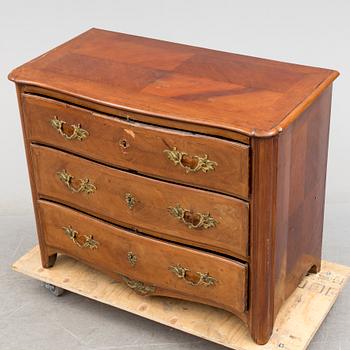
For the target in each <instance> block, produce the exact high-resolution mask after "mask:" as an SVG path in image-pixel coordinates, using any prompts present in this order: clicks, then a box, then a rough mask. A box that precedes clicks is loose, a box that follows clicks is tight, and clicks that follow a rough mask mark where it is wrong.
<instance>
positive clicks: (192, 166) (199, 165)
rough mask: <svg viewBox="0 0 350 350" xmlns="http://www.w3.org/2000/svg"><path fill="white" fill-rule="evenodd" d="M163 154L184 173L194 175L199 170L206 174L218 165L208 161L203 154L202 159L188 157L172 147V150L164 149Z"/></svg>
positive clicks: (206, 156)
mask: <svg viewBox="0 0 350 350" xmlns="http://www.w3.org/2000/svg"><path fill="white" fill-rule="evenodd" d="M163 152H164V153H166V154H167V156H168V159H169V160H171V161H172V162H173V163H174V164H175V165H180V166H181V167H182V168H184V169H185V170H186V173H190V172H193V173H196V172H197V171H200V170H201V171H202V172H203V173H207V172H208V171H210V170H212V171H214V170H215V167H216V166H217V165H218V163H216V162H214V161H212V160H209V159H208V155H207V154H205V155H204V156H203V157H199V156H189V155H188V154H187V153H185V152H180V151H178V150H177V149H176V147H173V149H172V150H169V149H165V150H164V151H163Z"/></svg>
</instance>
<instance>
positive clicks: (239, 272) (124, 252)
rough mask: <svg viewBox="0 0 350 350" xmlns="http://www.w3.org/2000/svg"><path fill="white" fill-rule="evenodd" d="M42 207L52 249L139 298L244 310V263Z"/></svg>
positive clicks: (52, 206)
mask: <svg viewBox="0 0 350 350" xmlns="http://www.w3.org/2000/svg"><path fill="white" fill-rule="evenodd" d="M38 207H39V213H40V220H41V224H42V228H43V233H44V239H45V242H46V244H47V245H48V246H49V247H52V248H54V250H57V251H59V252H63V253H65V254H67V255H70V256H73V257H75V258H77V259H78V260H81V261H83V262H86V263H88V264H90V265H91V266H93V267H95V268H97V269H100V270H102V271H106V272H109V273H112V275H115V277H116V278H121V279H122V280H123V281H124V282H125V283H126V284H127V285H128V286H129V287H131V288H133V289H134V290H136V291H137V292H139V293H140V294H144V295H148V294H150V295H170V296H176V297H181V298H183V299H189V300H195V301H199V302H203V303H208V304H212V305H216V306H219V307H221V308H225V309H228V310H230V311H233V312H244V311H245V305H246V295H247V290H246V288H247V287H246V285H247V266H246V265H245V264H242V263H239V262H235V261H234V260H231V259H228V258H223V257H220V256H217V255H214V254H210V253H205V252H201V251H199V250H195V249H190V248H185V247H182V246H180V245H175V244H170V243H167V242H163V241H161V240H157V239H152V238H147V237H144V236H141V235H138V234H135V233H131V232H129V231H127V230H123V229H121V228H118V227H116V226H113V225H111V224H107V223H104V222H102V221H100V220H98V219H94V218H92V217H89V216H88V215H86V214H82V213H79V212H78V211H75V210H72V209H68V208H66V207H64V206H61V205H57V204H52V203H50V202H46V201H39V203H38ZM135 280H136V281H135ZM140 282H141V283H140Z"/></svg>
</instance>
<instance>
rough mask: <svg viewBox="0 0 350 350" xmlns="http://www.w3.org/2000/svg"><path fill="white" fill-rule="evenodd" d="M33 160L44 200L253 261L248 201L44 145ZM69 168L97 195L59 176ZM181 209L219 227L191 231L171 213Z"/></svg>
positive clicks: (34, 150)
mask: <svg viewBox="0 0 350 350" xmlns="http://www.w3.org/2000/svg"><path fill="white" fill-rule="evenodd" d="M31 155H32V159H33V167H34V173H35V179H36V190H37V192H38V194H39V196H40V197H44V198H45V197H46V198H49V199H53V200H55V201H59V202H62V203H65V204H67V205H70V206H71V207H75V208H78V209H80V210H83V211H85V212H88V213H91V214H94V215H96V216H99V217H101V218H104V219H105V220H108V221H111V222H115V223H117V224H122V225H124V226H128V227H130V228H132V229H137V230H141V231H146V232H149V233H151V234H154V235H156V236H158V237H162V238H168V239H171V240H175V241H180V242H182V243H187V244H192V245H194V246H196V245H197V246H202V247H206V248H208V249H211V250H214V251H221V252H224V253H228V254H230V255H238V256H239V257H247V256H248V226H249V222H248V218H249V205H248V203H246V202H243V201H241V200H238V199H235V198H232V197H228V196H223V195H219V194H216V193H210V192H206V191H201V190H197V189H194V188H190V187H184V186H179V185H175V184H172V183H165V182H162V181H158V180H153V179H150V178H146V177H143V176H139V175H134V174H131V173H128V172H125V171H120V170H117V169H112V168H109V167H106V166H103V165H100V164H96V163H94V162H91V161H88V160H84V159H82V158H79V157H76V156H73V155H70V154H67V153H65V152H61V151H57V150H53V149H51V148H47V147H43V146H37V145H32V146H31ZM63 169H65V170H66V171H67V172H68V173H70V174H71V175H73V176H74V177H75V182H78V180H79V179H85V178H88V179H90V180H91V182H92V183H93V184H94V186H96V191H95V192H94V193H92V194H86V193H75V192H72V191H71V190H70V189H69V188H67V186H66V185H65V184H64V183H63V182H62V181H61V180H60V179H59V177H58V175H57V173H58V172H60V171H62V170H63ZM75 186H77V185H75ZM127 193H130V194H131V195H132V196H133V197H134V199H135V203H134V205H133V207H132V208H129V207H128V205H127V203H126V194H127ZM178 205H180V206H181V207H182V208H184V209H188V210H190V211H191V212H192V213H193V214H194V215H195V214H196V213H200V214H207V213H209V214H210V216H211V217H212V218H213V219H214V220H216V222H217V223H216V225H215V226H214V227H210V228H207V229H205V228H201V229H195V228H189V227H188V226H187V225H186V224H185V223H184V222H182V221H180V220H179V219H178V218H176V217H174V216H173V215H171V213H170V207H172V208H174V207H176V206H178Z"/></svg>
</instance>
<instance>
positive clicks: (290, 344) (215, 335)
mask: <svg viewBox="0 0 350 350" xmlns="http://www.w3.org/2000/svg"><path fill="white" fill-rule="evenodd" d="M12 268H13V269H14V270H15V271H18V272H21V273H23V274H25V275H28V276H30V277H33V278H36V279H38V280H41V281H44V282H47V283H51V284H53V285H55V286H58V287H61V288H64V289H66V290H69V291H72V292H74V293H77V294H81V295H83V296H86V297H88V298H91V299H94V300H97V301H100V302H102V303H105V304H109V305H112V306H114V307H117V308H119V309H122V310H125V311H128V312H131V313H133V314H136V315H139V316H142V317H145V318H148V319H150V320H153V321H156V322H158V323H162V324H164V325H167V326H170V327H173V328H176V329H179V330H181V331H184V332H187V333H190V334H193V335H195V336H198V337H201V338H203V339H207V340H210V341H212V342H215V343H218V344H221V345H224V346H226V347H228V348H231V349H236V350H274V349H276V350H277V349H278V350H281V349H283V350H304V349H306V348H307V346H308V345H309V343H310V341H311V339H312V338H313V336H314V335H315V333H316V331H317V330H318V328H319V327H320V325H321V324H322V322H323V320H324V319H325V317H326V316H327V314H328V312H329V310H330V309H331V307H332V305H333V304H334V303H335V301H336V299H337V297H338V295H339V293H340V291H341V289H342V288H343V287H344V285H345V283H346V280H347V278H348V277H349V275H350V267H347V266H342V265H338V264H335V263H331V262H327V261H322V270H321V272H320V273H319V274H317V275H309V276H306V277H305V278H304V280H303V281H302V282H301V283H300V285H299V287H298V288H297V290H296V291H295V292H294V293H293V294H292V295H291V296H290V297H289V299H288V300H287V301H286V302H285V304H284V305H283V307H282V309H281V311H280V312H279V314H278V317H277V320H276V323H275V328H274V332H273V335H272V337H271V339H270V341H269V342H268V343H267V344H266V345H263V346H259V345H256V344H255V343H254V342H253V341H252V340H251V338H250V335H249V333H248V329H247V328H246V327H245V325H244V324H243V323H242V322H241V321H240V320H239V319H238V318H237V317H235V316H234V315H232V314H230V313H229V312H226V311H224V310H220V309H217V308H214V307H210V306H207V305H201V304H196V303H192V302H187V301H181V300H175V299H171V298H165V297H147V298H145V297H141V296H139V295H137V294H135V293H134V292H133V291H131V290H130V289H129V288H127V287H126V286H124V285H122V284H120V283H118V282H116V281H114V280H113V279H111V278H110V277H108V276H106V275H104V274H102V273H101V272H98V271H96V270H94V269H92V268H90V267H88V266H86V265H84V264H82V263H79V262H77V261H76V260H74V259H72V258H70V257H67V256H64V255H60V256H59V257H58V259H57V262H56V264H55V266H54V267H52V268H50V269H44V268H42V266H41V261H40V252H39V247H38V246H35V247H34V248H33V249H32V250H30V251H29V252H28V253H27V254H25V255H24V256H22V257H21V258H20V259H19V260H18V261H16V262H15V263H14V264H13V265H12ZM135 331H136V330H135Z"/></svg>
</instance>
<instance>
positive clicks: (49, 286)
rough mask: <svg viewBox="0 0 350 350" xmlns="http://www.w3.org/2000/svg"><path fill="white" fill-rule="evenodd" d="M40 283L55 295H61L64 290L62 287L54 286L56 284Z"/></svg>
mask: <svg viewBox="0 0 350 350" xmlns="http://www.w3.org/2000/svg"><path fill="white" fill-rule="evenodd" d="M42 285H43V287H45V288H46V289H48V290H49V291H50V292H51V293H52V294H53V295H54V296H56V297H59V296H61V295H62V294H63V293H64V292H65V290H64V289H63V288H60V287H56V286H54V285H53V284H50V283H46V282H44V283H43V284H42Z"/></svg>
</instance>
